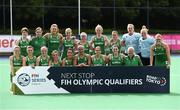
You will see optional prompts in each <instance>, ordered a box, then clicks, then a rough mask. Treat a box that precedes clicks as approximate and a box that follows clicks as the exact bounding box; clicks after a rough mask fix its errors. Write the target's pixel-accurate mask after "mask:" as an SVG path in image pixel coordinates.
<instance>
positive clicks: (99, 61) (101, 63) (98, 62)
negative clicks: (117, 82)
mask: <svg viewBox="0 0 180 110" xmlns="http://www.w3.org/2000/svg"><path fill="white" fill-rule="evenodd" d="M92 63H93V66H104V65H105V62H104V59H103V55H100V57H99V58H96V56H94V57H93V59H92Z"/></svg>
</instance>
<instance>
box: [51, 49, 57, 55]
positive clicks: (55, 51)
mask: <svg viewBox="0 0 180 110" xmlns="http://www.w3.org/2000/svg"><path fill="white" fill-rule="evenodd" d="M55 53H57V54H58V55H59V52H58V51H57V50H53V51H52V53H51V54H52V55H53V54H55Z"/></svg>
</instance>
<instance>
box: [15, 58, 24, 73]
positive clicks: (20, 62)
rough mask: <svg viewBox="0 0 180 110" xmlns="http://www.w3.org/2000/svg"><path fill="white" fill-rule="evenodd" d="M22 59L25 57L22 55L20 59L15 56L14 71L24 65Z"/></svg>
mask: <svg viewBox="0 0 180 110" xmlns="http://www.w3.org/2000/svg"><path fill="white" fill-rule="evenodd" d="M22 61H23V57H22V56H20V57H19V59H16V57H15V56H13V69H14V73H16V71H18V70H19V69H20V68H21V67H22Z"/></svg>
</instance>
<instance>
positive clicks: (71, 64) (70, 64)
mask: <svg viewBox="0 0 180 110" xmlns="http://www.w3.org/2000/svg"><path fill="white" fill-rule="evenodd" d="M73 61H74V58H72V59H68V58H67V57H66V58H65V66H66V67H72V66H73Z"/></svg>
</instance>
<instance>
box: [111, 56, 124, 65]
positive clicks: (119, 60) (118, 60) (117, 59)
mask: <svg viewBox="0 0 180 110" xmlns="http://www.w3.org/2000/svg"><path fill="white" fill-rule="evenodd" d="M123 63H124V62H123V56H122V55H118V56H114V54H112V55H111V60H110V62H109V65H112V66H118V65H123Z"/></svg>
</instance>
